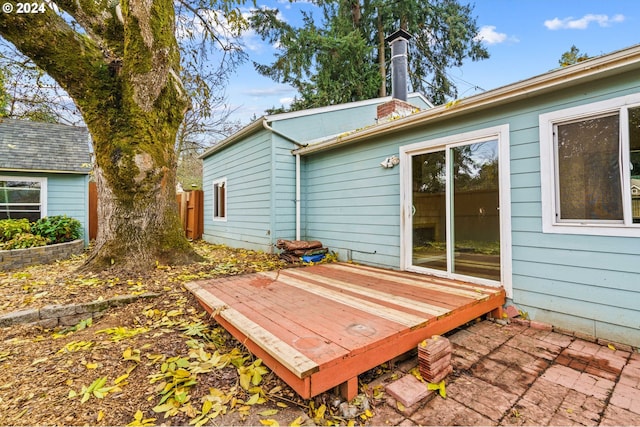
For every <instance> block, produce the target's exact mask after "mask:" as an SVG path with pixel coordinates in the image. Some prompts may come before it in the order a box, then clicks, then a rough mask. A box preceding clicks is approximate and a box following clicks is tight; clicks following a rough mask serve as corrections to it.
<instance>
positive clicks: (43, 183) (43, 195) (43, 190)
mask: <svg viewBox="0 0 640 427" xmlns="http://www.w3.org/2000/svg"><path fill="white" fill-rule="evenodd" d="M0 181H25V182H39V183H40V218H45V217H46V216H47V178H44V177H33V176H12V175H0Z"/></svg>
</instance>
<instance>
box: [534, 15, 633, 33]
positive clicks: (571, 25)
mask: <svg viewBox="0 0 640 427" xmlns="http://www.w3.org/2000/svg"><path fill="white" fill-rule="evenodd" d="M624 20H625V16H624V15H622V14H617V15H614V16H612V17H609V15H594V14H592V13H590V14H587V15H584V16H583V17H582V18H578V19H575V18H574V17H572V16H570V17H568V18H563V19H559V18H553V19H548V20H546V21H544V26H545V27H547V28H548V29H549V30H586V29H587V28H588V27H589V24H591V23H592V22H595V23H597V24H598V25H599V26H600V27H610V26H611V25H612V24H618V23H620V22H623V21H624Z"/></svg>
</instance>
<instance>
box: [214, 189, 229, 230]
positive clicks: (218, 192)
mask: <svg viewBox="0 0 640 427" xmlns="http://www.w3.org/2000/svg"><path fill="white" fill-rule="evenodd" d="M213 220H214V221H226V220H227V179H226V178H222V179H219V180H217V181H213Z"/></svg>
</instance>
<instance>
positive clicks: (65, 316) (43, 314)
mask: <svg viewBox="0 0 640 427" xmlns="http://www.w3.org/2000/svg"><path fill="white" fill-rule="evenodd" d="M157 296H158V294H153V293H145V294H142V295H122V296H118V297H114V298H110V299H108V300H102V301H91V302H85V303H79V304H71V305H48V306H45V307H42V308H40V309H37V308H33V309H26V310H20V311H14V312H13V313H9V314H5V315H3V316H0V328H4V327H7V326H11V325H16V324H20V323H31V324H33V325H38V326H42V327H43V328H47V329H49V328H55V327H56V326H74V325H77V324H78V323H79V322H80V321H81V320H85V319H88V318H90V317H91V318H97V317H99V316H100V315H101V313H102V312H103V311H104V310H106V309H108V308H111V307H117V306H121V305H125V304H129V303H131V302H134V301H136V300H138V299H140V298H155V297H157Z"/></svg>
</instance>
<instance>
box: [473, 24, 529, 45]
mask: <svg viewBox="0 0 640 427" xmlns="http://www.w3.org/2000/svg"><path fill="white" fill-rule="evenodd" d="M473 39H474V40H475V41H482V42H485V43H487V44H498V43H504V42H505V41H511V42H518V41H519V40H518V39H517V38H515V37H509V36H507V35H506V34H505V33H499V32H497V31H496V26H495V25H484V26H482V28H480V31H479V32H478V35H476V36H475V37H474V38H473Z"/></svg>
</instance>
